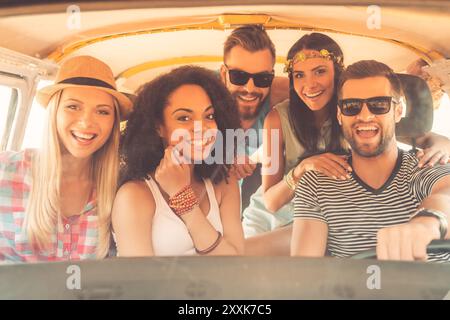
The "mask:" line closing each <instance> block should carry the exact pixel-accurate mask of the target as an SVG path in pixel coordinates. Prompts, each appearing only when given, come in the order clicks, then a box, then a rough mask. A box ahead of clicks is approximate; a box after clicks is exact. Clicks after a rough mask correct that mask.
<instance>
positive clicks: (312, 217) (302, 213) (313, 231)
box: [291, 172, 328, 257]
mask: <svg viewBox="0 0 450 320" xmlns="http://www.w3.org/2000/svg"><path fill="white" fill-rule="evenodd" d="M317 185H318V184H317V175H316V174H315V173H314V172H307V173H305V174H304V175H303V176H302V179H300V181H299V183H298V185H297V189H296V190H295V198H294V226H293V228H292V238H291V256H303V257H323V256H324V255H325V251H326V247H327V239H328V225H327V221H326V219H325V217H324V215H323V213H322V211H321V209H320V206H319V203H318V199H317Z"/></svg>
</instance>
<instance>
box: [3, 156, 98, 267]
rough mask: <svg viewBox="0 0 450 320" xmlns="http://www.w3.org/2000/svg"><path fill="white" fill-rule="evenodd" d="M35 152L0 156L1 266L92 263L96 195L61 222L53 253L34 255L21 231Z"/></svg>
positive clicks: (54, 237)
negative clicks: (80, 261)
mask: <svg viewBox="0 0 450 320" xmlns="http://www.w3.org/2000/svg"><path fill="white" fill-rule="evenodd" d="M35 152H36V151H35V150H24V151H21V152H2V153H0V263H15V262H19V263H20V262H38V261H42V262H44V261H62V260H82V259H95V257H96V256H95V251H96V247H97V241H98V228H97V210H96V199H95V193H93V195H92V197H91V199H89V201H88V204H87V205H86V206H85V207H84V209H83V212H82V213H81V214H80V215H77V216H72V217H70V218H61V222H62V223H59V224H58V226H57V227H56V228H55V229H57V232H55V234H54V235H53V236H52V246H51V247H52V248H53V249H52V250H49V251H36V250H35V249H33V248H32V247H31V245H30V243H29V240H28V236H27V235H26V232H25V231H24V229H23V222H24V218H25V215H26V213H25V208H26V205H27V201H28V197H29V194H30V187H31V183H32V174H31V164H32V157H33V156H34V154H35Z"/></svg>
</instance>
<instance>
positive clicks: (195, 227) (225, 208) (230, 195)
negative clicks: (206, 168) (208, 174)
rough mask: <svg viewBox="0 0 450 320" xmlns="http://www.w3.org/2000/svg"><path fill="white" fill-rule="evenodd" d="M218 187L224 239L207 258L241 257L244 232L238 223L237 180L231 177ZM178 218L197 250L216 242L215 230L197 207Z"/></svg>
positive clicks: (238, 198)
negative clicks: (221, 256) (210, 256)
mask: <svg viewBox="0 0 450 320" xmlns="http://www.w3.org/2000/svg"><path fill="white" fill-rule="evenodd" d="M217 188H218V189H219V191H220V194H221V199H220V202H219V209H220V218H221V221H222V226H223V237H222V240H221V241H220V243H219V245H218V246H217V247H216V248H215V249H214V250H212V251H211V252H209V253H208V254H207V255H242V254H244V232H243V230H242V224H241V220H240V211H239V210H240V196H239V187H238V183H237V180H236V179H234V178H230V179H229V183H228V184H227V183H226V182H225V181H222V182H221V183H220V184H219V186H218V187H217ZM180 217H181V219H182V220H183V222H184V223H185V224H186V227H187V228H188V230H189V234H190V235H191V237H192V240H193V242H194V245H195V247H196V248H197V249H198V250H205V249H207V248H209V247H210V246H211V245H212V244H213V243H214V242H215V240H216V239H217V231H216V230H215V228H214V227H213V226H212V225H211V223H210V222H209V221H208V219H207V218H206V216H205V214H204V213H203V212H202V210H201V209H200V207H199V206H198V205H197V206H195V207H194V209H193V210H192V211H190V212H188V213H185V214H183V215H181V216H180Z"/></svg>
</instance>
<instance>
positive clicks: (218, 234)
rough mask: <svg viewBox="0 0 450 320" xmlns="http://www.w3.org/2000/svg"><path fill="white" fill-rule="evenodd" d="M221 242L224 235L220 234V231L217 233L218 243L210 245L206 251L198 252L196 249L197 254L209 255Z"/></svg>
mask: <svg viewBox="0 0 450 320" xmlns="http://www.w3.org/2000/svg"><path fill="white" fill-rule="evenodd" d="M221 240H222V234H221V233H220V231H217V239H216V241H214V243H213V244H212V245H210V246H209V247H208V248H206V249H205V250H198V249H197V248H195V252H197V254H201V255H203V254H208V253H210V252H211V251H213V250H214V249H215V248H216V247H217V246H218V245H219V243H220V241H221Z"/></svg>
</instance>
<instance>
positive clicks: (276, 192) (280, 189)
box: [261, 110, 352, 213]
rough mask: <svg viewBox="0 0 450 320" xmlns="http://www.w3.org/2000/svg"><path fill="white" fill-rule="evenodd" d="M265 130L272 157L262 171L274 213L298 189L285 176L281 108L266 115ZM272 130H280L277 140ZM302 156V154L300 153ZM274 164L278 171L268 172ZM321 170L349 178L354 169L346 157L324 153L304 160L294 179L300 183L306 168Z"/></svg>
mask: <svg viewBox="0 0 450 320" xmlns="http://www.w3.org/2000/svg"><path fill="white" fill-rule="evenodd" d="M264 129H267V132H268V133H269V134H267V137H266V136H264V140H263V144H264V147H265V148H266V149H265V150H267V153H266V154H267V155H268V159H271V163H270V164H269V165H267V164H264V161H263V171H262V174H261V176H262V187H263V191H264V203H265V205H266V208H267V210H269V211H270V212H272V213H274V212H275V211H277V210H278V209H280V208H281V207H282V206H283V205H285V204H286V203H288V202H289V201H291V200H292V198H293V197H294V191H293V190H291V189H290V188H289V187H288V185H287V183H286V182H285V181H284V179H283V173H284V148H285V146H284V142H283V135H282V129H281V121H280V116H279V115H278V112H277V110H272V111H271V112H269V114H268V115H267V117H266V120H265V122H264ZM270 130H278V132H279V135H278V139H277V140H276V141H272V137H271V134H270ZM299 156H301V155H300V154H299ZM270 165H272V166H273V165H277V170H276V172H275V173H274V174H270V175H269V174H265V172H270V171H273V170H271V169H270ZM310 170H312V171H317V172H320V173H322V174H324V175H327V176H329V177H332V178H334V179H339V180H345V179H348V178H349V177H350V175H349V172H350V171H352V168H351V167H350V166H349V165H348V163H347V161H346V159H345V157H344V156H338V155H335V154H332V153H329V152H328V153H323V154H319V155H315V156H311V157H309V158H306V159H304V160H303V161H302V162H300V163H299V164H298V165H297V166H296V167H295V169H294V171H293V179H294V182H298V181H299V180H300V179H301V177H302V176H303V174H304V173H305V172H306V171H310Z"/></svg>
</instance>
